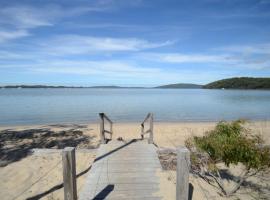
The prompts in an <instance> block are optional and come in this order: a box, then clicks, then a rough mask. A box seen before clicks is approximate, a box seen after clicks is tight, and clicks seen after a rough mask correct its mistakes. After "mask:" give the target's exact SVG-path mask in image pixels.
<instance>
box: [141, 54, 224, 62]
mask: <svg viewBox="0 0 270 200" xmlns="http://www.w3.org/2000/svg"><path fill="white" fill-rule="evenodd" d="M141 56H142V57H143V58H145V59H149V60H152V61H159V62H168V63H212V62H227V61H228V59H229V57H228V56H226V55H207V54H181V53H143V54H141Z"/></svg>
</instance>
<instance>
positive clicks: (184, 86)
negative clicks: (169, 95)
mask: <svg viewBox="0 0 270 200" xmlns="http://www.w3.org/2000/svg"><path fill="white" fill-rule="evenodd" d="M156 88H161V89H196V88H202V85H197V84H191V83H178V84H170V85H161V86H158V87H156Z"/></svg>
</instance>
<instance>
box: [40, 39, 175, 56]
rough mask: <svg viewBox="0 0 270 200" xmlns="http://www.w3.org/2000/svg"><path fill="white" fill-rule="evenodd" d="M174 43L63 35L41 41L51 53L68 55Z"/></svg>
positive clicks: (132, 49) (127, 49) (172, 42)
mask: <svg viewBox="0 0 270 200" xmlns="http://www.w3.org/2000/svg"><path fill="white" fill-rule="evenodd" d="M174 43H175V42H174V41H164V42H150V41H148V40H143V39H138V38H110V37H92V36H81V35H62V36H58V37H54V38H52V39H51V40H48V41H46V42H44V43H41V47H42V48H43V49H45V50H46V51H47V52H50V54H55V55H66V54H87V53H97V52H100V51H107V52H113V51H139V50H143V49H153V48H159V47H163V46H168V45H172V44H174Z"/></svg>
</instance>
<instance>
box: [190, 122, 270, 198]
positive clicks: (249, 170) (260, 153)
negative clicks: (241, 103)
mask: <svg viewBox="0 0 270 200" xmlns="http://www.w3.org/2000/svg"><path fill="white" fill-rule="evenodd" d="M244 123H245V122H244V121H243V120H237V121H233V122H230V123H229V122H225V121H222V122H219V123H218V124H217V125H216V127H215V129H214V130H211V131H208V132H206V133H205V135H204V136H202V137H198V136H195V137H193V138H190V139H189V140H187V141H186V146H187V147H188V148H189V149H190V150H191V163H192V168H193V169H195V170H196V171H197V173H200V175H201V176H202V175H204V174H208V175H211V176H212V177H213V178H214V179H215V181H216V182H217V183H218V185H219V186H220V187H221V189H222V191H223V193H224V194H225V195H228V194H232V193H233V192H235V191H236V190H237V189H239V188H237V187H236V188H234V190H233V191H226V189H225V188H224V185H223V183H222V180H221V179H222V178H221V177H220V174H219V170H218V167H217V165H216V164H217V163H225V165H226V166H227V167H230V165H231V164H235V165H237V164H239V163H241V164H243V165H244V166H245V168H246V173H244V174H245V175H244V177H242V179H241V180H239V182H238V183H239V187H240V185H241V184H242V183H243V181H244V180H245V179H246V178H248V177H250V176H252V175H254V174H256V173H257V172H258V171H261V170H264V169H268V168H269V167H270V148H269V147H267V146H265V145H263V141H262V138H261V137H260V136H258V135H252V134H251V133H250V131H249V130H248V129H246V128H244V126H243V125H244ZM205 170H206V171H205ZM203 171H204V172H203ZM202 172H203V173H202Z"/></svg>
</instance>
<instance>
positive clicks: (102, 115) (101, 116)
mask: <svg viewBox="0 0 270 200" xmlns="http://www.w3.org/2000/svg"><path fill="white" fill-rule="evenodd" d="M99 116H100V142H101V144H105V135H104V113H99Z"/></svg>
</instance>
